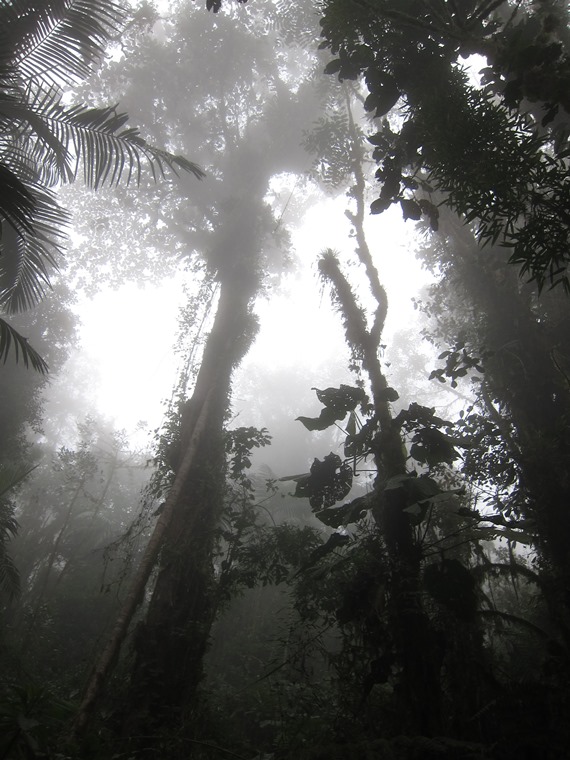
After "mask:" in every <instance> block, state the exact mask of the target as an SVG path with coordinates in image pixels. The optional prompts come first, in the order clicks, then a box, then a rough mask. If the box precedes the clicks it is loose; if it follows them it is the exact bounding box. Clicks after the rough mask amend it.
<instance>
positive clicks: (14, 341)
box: [0, 317, 48, 375]
mask: <svg viewBox="0 0 570 760" xmlns="http://www.w3.org/2000/svg"><path fill="white" fill-rule="evenodd" d="M12 347H13V350H14V351H15V353H16V363H17V362H18V361H19V359H20V355H21V356H22V361H23V362H24V366H25V367H28V366H29V365H30V364H31V365H32V368H33V369H35V370H36V372H40V373H41V374H42V375H45V374H46V373H47V371H48V365H47V364H46V362H45V361H44V359H42V357H41V356H40V355H39V354H38V352H37V351H36V350H35V349H34V348H32V347H31V346H30V344H29V343H28V339H27V338H24V337H23V335H20V333H19V332H18V331H17V330H14V328H13V327H12V326H11V325H10V324H8V322H6V320H4V319H2V318H1V317H0V360H1V359H3V360H4V362H6V359H7V358H8V354H9V353H10V351H11V350H12Z"/></svg>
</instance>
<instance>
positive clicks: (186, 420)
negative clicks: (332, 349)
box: [124, 280, 256, 736]
mask: <svg viewBox="0 0 570 760" xmlns="http://www.w3.org/2000/svg"><path fill="white" fill-rule="evenodd" d="M249 300H250V292H249V290H248V289H247V288H245V289H244V288H240V287H239V285H238V284H236V281H235V280H225V281H223V282H222V287H221V292H220V298H219V302H218V309H217V313H216V317H215V321H214V325H213V328H212V331H211V333H210V336H209V338H208V340H207V343H206V347H205V351H204V356H203V360H202V364H201V367H200V371H199V373H198V377H197V381H196V386H195V390H194V393H193V394H192V397H191V398H190V400H189V401H188V402H187V404H186V408H185V409H184V411H183V414H182V431H181V441H182V447H183V448H184V446H185V445H187V443H188V441H189V440H190V438H191V435H192V428H193V425H194V423H195V420H196V419H197V417H198V415H199V413H200V410H201V407H202V404H203V403H204V401H205V399H206V398H207V397H208V396H209V395H210V403H209V415H208V424H207V426H206V428H205V430H204V431H203V433H202V435H201V437H200V439H199V446H198V451H197V453H196V456H195V458H194V461H193V464H192V467H191V469H190V470H189V472H188V473H187V475H186V477H185V482H184V484H183V488H182V490H181V493H180V496H179V498H178V500H177V501H176V504H175V506H174V509H173V511H172V516H171V520H170V523H169V525H168V528H167V530H166V533H165V536H164V542H163V549H162V551H161V555H160V563H159V570H158V576H157V580H156V584H155V587H154V591H153V594H152V598H151V601H150V604H149V607H148V611H147V613H146V617H145V619H144V621H143V622H141V623H140V624H139V625H138V627H137V630H136V633H135V642H134V649H135V663H134V668H133V671H132V676H131V685H130V693H129V699H128V705H129V708H128V709H129V713H128V714H127V715H126V716H125V721H124V732H125V733H126V734H128V735H133V734H144V735H145V736H149V735H152V734H153V731H154V730H155V729H156V730H157V731H158V730H160V732H163V731H164V730H165V729H167V728H168V727H169V726H174V725H176V726H180V724H181V722H184V713H185V711H186V710H191V708H192V706H193V700H194V697H195V694H196V690H197V687H198V685H199V683H200V680H201V678H202V660H203V657H204V654H205V652H206V649H207V645H208V637H209V633H210V627H211V624H212V620H213V603H212V602H213V598H214V589H213V586H214V577H213V566H212V553H213V549H214V541H215V531H216V528H217V525H218V522H219V518H220V515H221V511H222V508H223V496H224V482H225V481H224V472H225V456H224V441H223V423H224V419H225V415H226V412H227V410H228V405H229V396H230V388H231V377H232V372H233V369H234V368H235V367H236V366H237V364H239V362H240V361H241V359H242V358H243V356H244V354H245V353H246V351H247V349H248V348H249V345H250V343H251V340H252V338H253V337H254V335H255V325H256V323H255V319H254V317H253V316H252V315H251V314H250V311H249Z"/></svg>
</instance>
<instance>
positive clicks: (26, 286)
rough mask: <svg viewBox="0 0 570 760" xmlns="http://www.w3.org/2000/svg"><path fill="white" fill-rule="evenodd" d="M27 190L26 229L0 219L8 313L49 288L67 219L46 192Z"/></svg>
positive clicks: (0, 277)
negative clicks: (30, 208)
mask: <svg viewBox="0 0 570 760" xmlns="http://www.w3.org/2000/svg"><path fill="white" fill-rule="evenodd" d="M27 189H28V192H29V193H30V195H31V196H32V198H33V199H34V208H33V213H32V214H31V215H30V217H29V218H28V224H27V226H25V227H18V226H15V225H13V224H11V223H10V222H9V221H7V220H3V219H1V218H0V253H1V254H2V255H1V256H0V307H1V308H2V309H4V310H5V311H7V312H8V313H9V314H13V313H15V312H18V311H23V310H25V309H28V308H30V307H31V306H34V305H35V304H36V303H38V301H40V300H41V298H42V297H43V295H44V294H45V292H46V291H47V290H48V289H49V284H50V279H49V274H50V269H57V267H58V259H59V257H60V256H61V254H62V249H63V244H64V243H65V240H66V234H65V228H66V226H67V225H68V223H69V219H70V217H69V214H68V212H67V211H65V209H63V208H62V207H61V206H60V205H59V204H58V203H57V200H56V197H55V195H54V194H53V193H52V192H50V191H49V190H48V189H46V188H41V187H40V186H39V185H36V186H35V187H34V186H30V187H28V188H27ZM0 358H1V354H0Z"/></svg>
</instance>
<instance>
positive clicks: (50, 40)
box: [0, 0, 127, 84]
mask: <svg viewBox="0 0 570 760" xmlns="http://www.w3.org/2000/svg"><path fill="white" fill-rule="evenodd" d="M126 19H127V13H126V11H125V9H124V7H123V6H121V5H120V4H119V3H117V2H114V0H40V2H38V1H37V0H11V2H10V3H6V4H3V5H2V8H1V10H0V30H2V31H1V32H0V50H2V51H4V52H5V57H7V58H8V59H9V60H11V61H12V62H13V63H14V65H15V67H16V68H17V69H18V70H19V71H20V72H21V74H22V75H23V76H24V77H25V78H26V79H28V80H30V79H31V80H41V81H44V82H51V83H54V84H61V83H72V82H74V81H77V80H79V79H84V78H85V77H86V76H88V74H89V73H90V71H91V68H92V66H93V64H94V63H96V62H97V61H98V60H100V59H101V58H102V56H103V54H104V51H105V47H106V46H107V44H108V43H109V41H110V40H111V39H112V38H113V37H116V36H117V35H118V34H119V33H120V31H121V29H122V27H123V26H124V23H125V22H126Z"/></svg>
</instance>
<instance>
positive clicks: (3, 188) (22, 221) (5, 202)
mask: <svg viewBox="0 0 570 760" xmlns="http://www.w3.org/2000/svg"><path fill="white" fill-rule="evenodd" d="M34 207H35V203H34V198H33V196H32V194H31V193H30V191H29V190H28V189H27V187H26V186H25V185H24V183H23V182H21V181H20V180H19V179H18V177H17V176H16V174H15V173H14V172H13V171H12V170H11V169H10V168H9V167H8V166H6V164H5V163H3V162H1V161H0V219H1V218H4V219H6V220H7V221H8V222H9V223H10V224H11V225H12V226H13V227H15V228H16V229H29V228H30V221H29V220H30V217H31V216H32V215H33V213H34Z"/></svg>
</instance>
